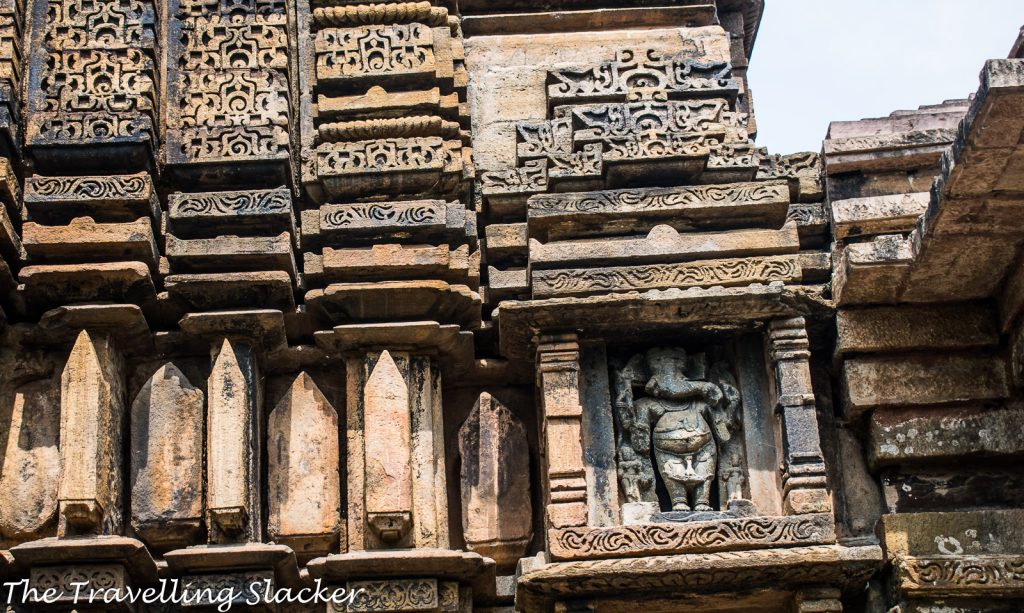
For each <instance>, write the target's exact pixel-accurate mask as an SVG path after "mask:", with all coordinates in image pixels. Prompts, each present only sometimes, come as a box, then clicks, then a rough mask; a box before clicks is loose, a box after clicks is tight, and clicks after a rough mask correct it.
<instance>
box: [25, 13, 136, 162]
mask: <svg viewBox="0 0 1024 613" xmlns="http://www.w3.org/2000/svg"><path fill="white" fill-rule="evenodd" d="M35 2H36V3H41V4H42V5H43V6H45V7H46V10H45V11H42V12H41V14H45V15H46V16H47V18H46V20H45V21H44V22H43V23H40V24H36V25H35V26H34V32H33V36H32V41H33V47H32V54H33V59H32V61H31V62H30V63H29V90H30V91H31V92H32V95H31V96H30V98H29V100H28V110H29V115H30V118H31V119H30V121H29V122H28V130H27V134H26V140H27V141H28V143H29V144H30V145H40V144H49V145H67V144H85V143H98V142H117V141H121V142H145V141H151V140H153V138H154V135H153V121H154V115H155V108H156V100H155V96H156V93H155V86H154V80H155V79H154V67H155V60H154V54H155V37H154V34H153V25H154V9H153V5H152V4H151V3H150V2H147V1H144V0H127V1H124V2H121V1H116V0H99V1H96V2H89V1H87V0H35Z"/></svg>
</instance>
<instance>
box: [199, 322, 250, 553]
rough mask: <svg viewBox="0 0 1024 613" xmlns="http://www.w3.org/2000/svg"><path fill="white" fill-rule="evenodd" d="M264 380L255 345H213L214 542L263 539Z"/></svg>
mask: <svg viewBox="0 0 1024 613" xmlns="http://www.w3.org/2000/svg"><path fill="white" fill-rule="evenodd" d="M259 381H260V378H259V370H258V366H257V364H256V355H255V352H254V350H253V347H252V346H251V345H249V344H248V343H246V342H243V341H236V340H229V339H226V338H225V339H223V340H222V341H221V342H220V343H219V344H218V345H215V346H214V348H213V369H212V370H211V372H210V380H209V384H208V388H207V389H208V393H209V407H208V409H207V420H206V431H207V433H208V438H207V441H206V449H207V451H206V481H207V503H206V506H207V529H208V530H209V541H210V542H211V543H233V542H254V541H259V540H260V535H261V525H262V523H261V520H260V488H259V482H260V477H259V475H260V466H259V465H260V454H259V441H260V439H261V437H260V414H259V407H260V404H261V401H262V398H261V390H260V385H259Z"/></svg>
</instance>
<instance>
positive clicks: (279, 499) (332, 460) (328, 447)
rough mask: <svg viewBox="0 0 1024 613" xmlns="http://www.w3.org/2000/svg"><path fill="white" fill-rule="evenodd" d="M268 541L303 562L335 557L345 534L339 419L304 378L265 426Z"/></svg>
mask: <svg viewBox="0 0 1024 613" xmlns="http://www.w3.org/2000/svg"><path fill="white" fill-rule="evenodd" d="M267 462H268V472H267V474H268V495H269V499H268V501H267V503H268V509H269V517H268V520H267V526H268V532H269V534H268V538H270V539H271V540H273V541H275V542H278V543H281V544H284V545H287V546H289V547H291V548H292V549H293V550H295V553H296V555H297V556H298V557H299V559H300V561H307V560H309V559H311V558H315V557H317V556H321V555H327V554H329V553H334V552H335V551H337V548H338V538H339V535H340V532H341V489H340V488H341V485H340V477H339V474H338V471H339V468H340V457H339V446H338V413H337V412H336V411H335V410H334V407H332V406H331V404H330V403H329V402H328V401H327V398H325V397H324V395H323V393H321V392H320V388H318V387H317V386H316V383H315V382H314V381H313V379H312V378H311V377H310V376H309V375H308V374H306V373H304V372H303V373H299V375H298V376H297V377H295V381H294V382H293V383H292V385H291V387H289V388H288V391H287V392H285V395H284V397H283V398H281V401H280V402H278V403H277V406H276V407H274V411H273V412H272V413H271V414H270V419H269V422H268V425H267Z"/></svg>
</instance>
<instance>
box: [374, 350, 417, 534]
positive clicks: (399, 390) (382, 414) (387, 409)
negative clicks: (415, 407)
mask: <svg viewBox="0 0 1024 613" xmlns="http://www.w3.org/2000/svg"><path fill="white" fill-rule="evenodd" d="M363 423H364V428H365V429H364V431H363V440H364V445H365V450H364V452H365V466H366V477H365V478H366V492H365V499H366V503H365V504H366V519H367V523H368V524H369V527H370V529H371V530H373V531H374V532H375V533H376V534H377V536H378V538H380V540H381V541H383V542H385V543H396V542H398V541H400V540H402V539H403V538H404V537H405V536H406V535H407V534H408V532H409V529H410V528H411V525H410V524H411V522H412V510H413V509H412V499H413V492H412V489H413V488H412V466H411V463H412V452H411V446H412V430H411V421H410V404H409V387H408V384H407V383H406V381H405V377H404V376H403V375H402V372H401V371H400V370H399V369H398V366H397V365H396V364H395V361H394V360H393V359H392V357H391V354H390V353H388V352H387V351H385V352H383V353H381V354H380V357H379V358H378V359H377V363H376V365H374V367H373V370H372V371H371V372H370V376H369V378H368V379H367V380H366V388H365V391H364V392H363Z"/></svg>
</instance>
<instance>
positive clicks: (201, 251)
mask: <svg viewBox="0 0 1024 613" xmlns="http://www.w3.org/2000/svg"><path fill="white" fill-rule="evenodd" d="M166 253H167V259H168V260H170V263H171V268H172V270H173V271H174V272H176V273H193V272H196V273H203V272H211V273H212V272H241V271H253V270H259V271H264V270H280V271H284V272H286V273H288V274H289V275H291V277H292V278H293V279H294V278H295V276H296V274H297V271H296V269H295V255H294V253H293V252H292V239H291V234H290V233H288V232H282V233H281V234H278V235H277V236H218V237H217V238H197V239H191V240H188V239H181V238H176V237H175V236H173V235H170V234H168V235H167V237H166Z"/></svg>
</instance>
